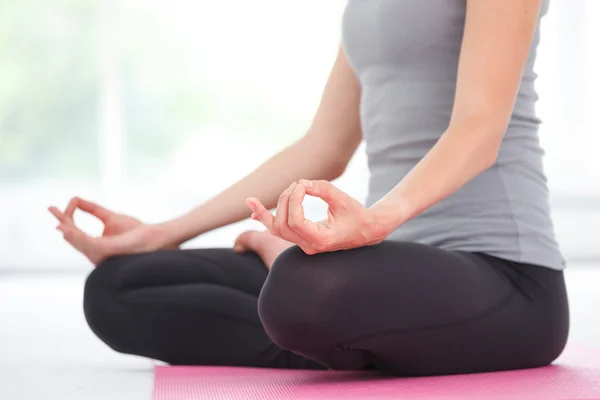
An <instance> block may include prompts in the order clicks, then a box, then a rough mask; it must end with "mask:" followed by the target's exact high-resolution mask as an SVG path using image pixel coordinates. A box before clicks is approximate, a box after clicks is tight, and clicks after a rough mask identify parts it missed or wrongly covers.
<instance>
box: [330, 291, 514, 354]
mask: <svg viewBox="0 0 600 400" xmlns="http://www.w3.org/2000/svg"><path fill="white" fill-rule="evenodd" d="M517 292H518V291H517V290H516V289H515V288H514V287H513V288H512V290H511V292H510V293H509V294H507V295H506V297H505V298H503V299H502V300H500V301H499V302H498V303H497V304H495V305H493V306H491V307H490V308H488V309H486V310H483V311H482V312H481V314H479V315H475V316H473V317H469V318H464V319H461V320H458V321H454V322H448V323H446V324H441V325H431V326H422V327H418V328H409V329H402V328H398V329H387V330H383V331H380V332H377V333H369V334H368V335H363V336H359V337H357V338H354V339H350V340H347V341H344V343H351V342H356V341H358V340H363V339H367V338H370V337H373V336H377V335H383V334H387V333H392V332H396V333H414V332H422V331H427V330H435V329H442V328H451V327H454V326H458V325H463V324H469V323H471V322H475V321H478V320H481V319H484V318H487V317H489V316H492V315H493V314H495V313H496V312H498V311H500V310H502V308H504V306H506V305H507V304H508V303H509V302H510V301H511V300H512V299H513V298H514V297H515V294H517ZM337 346H344V344H338V345H337ZM359 350H360V349H359Z"/></svg>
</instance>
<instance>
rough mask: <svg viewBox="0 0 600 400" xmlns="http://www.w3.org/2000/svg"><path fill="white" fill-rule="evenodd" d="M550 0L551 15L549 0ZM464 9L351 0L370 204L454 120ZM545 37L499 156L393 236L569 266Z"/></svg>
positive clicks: (348, 34)
mask: <svg viewBox="0 0 600 400" xmlns="http://www.w3.org/2000/svg"><path fill="white" fill-rule="evenodd" d="M542 7H543V10H542V15H543V14H544V13H545V12H546V10H547V7H548V0H544V2H543V5H542ZM465 14H466V1H465V0H444V1H436V2H425V1H422V0H350V1H349V3H348V7H347V9H346V13H345V16H344V28H343V36H344V38H343V41H344V49H345V52H346V55H347V57H348V59H349V61H350V63H351V64H352V66H353V68H354V69H355V71H356V73H357V76H358V79H359V81H360V85H361V89H362V99H361V120H362V129H363V135H364V138H365V141H366V144H367V155H368V158H369V168H370V171H371V179H370V183H369V197H368V199H367V203H368V204H369V205H370V204H373V203H374V202H376V201H377V200H379V199H380V198H381V197H383V196H384V195H385V194H386V193H387V192H389V191H390V190H391V189H392V188H393V187H394V186H395V185H396V184H397V183H398V182H399V181H400V180H401V179H402V178H403V177H404V176H405V175H406V174H407V173H408V172H409V171H410V170H411V169H412V168H413V167H414V166H415V165H416V163H417V162H418V161H419V160H420V159H421V158H422V157H424V156H425V154H426V153H427V152H428V151H429V150H430V149H431V147H432V146H433V145H434V144H435V143H436V141H437V140H438V139H439V138H440V136H441V135H442V133H443V132H444V131H445V130H446V128H447V127H448V124H449V122H450V118H451V113H452V108H453V103H454V94H455V88H456V78H457V69H458V60H459V56H460V49H461V43H462V36H463V30H464V23H465ZM538 42H539V29H538V32H536V36H535V39H534V41H533V43H532V47H531V51H530V55H529V59H528V62H527V65H526V67H525V70H524V74H523V77H522V80H521V86H520V89H519V94H518V97H517V101H516V104H515V108H514V111H513V114H512V117H511V120H510V124H509V126H508V129H507V131H506V134H505V137H504V140H503V142H502V145H501V148H500V151H499V154H498V158H497V160H496V162H495V164H494V165H493V166H492V167H491V168H489V169H488V170H486V171H485V172H483V173H481V174H480V175H478V176H477V177H475V178H474V179H473V180H472V181H471V182H469V183H467V184H466V185H465V186H463V187H462V188H461V189H459V190H458V191H457V192H456V193H454V194H453V195H451V196H450V197H448V198H447V199H445V200H443V201H441V202H440V203H438V204H436V205H435V206H433V207H432V208H430V209H429V210H427V211H425V212H424V213H422V214H421V215H419V216H418V217H416V218H415V219H413V220H411V221H409V222H407V223H405V224H403V225H402V226H401V227H400V228H399V229H398V230H397V231H396V232H394V233H393V234H392V235H391V236H390V239H393V240H402V241H416V242H420V243H425V244H430V245H435V246H437V247H441V248H444V249H448V250H462V251H470V252H485V253H488V254H491V255H494V256H497V257H501V258H506V259H509V260H514V261H520V262H526V263H533V264H542V265H545V266H548V267H551V268H555V269H562V268H563V267H564V261H563V258H562V256H561V254H560V251H559V249H558V245H557V243H556V240H555V236H554V229H553V226H552V221H551V219H550V208H549V204H548V189H547V185H546V177H545V175H544V171H543V165H542V158H543V154H544V152H543V150H542V149H541V148H540V146H539V140H538V127H539V124H540V121H539V119H538V118H537V117H536V114H535V103H536V100H537V93H536V91H535V87H534V81H535V78H536V74H535V72H534V70H533V66H534V61H535V56H536V48H537V44H538Z"/></svg>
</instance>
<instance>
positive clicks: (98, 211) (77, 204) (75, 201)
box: [48, 197, 114, 223]
mask: <svg viewBox="0 0 600 400" xmlns="http://www.w3.org/2000/svg"><path fill="white" fill-rule="evenodd" d="M77 209H80V210H81V211H84V212H87V213H89V214H91V215H93V216H94V217H96V218H98V219H99V220H100V221H102V222H105V221H106V220H107V219H108V218H109V217H110V216H111V215H113V214H114V213H113V212H112V211H110V210H108V209H106V208H104V207H102V206H101V205H99V204H96V203H94V202H91V201H88V200H85V199H82V198H81V197H73V198H72V199H71V201H69V204H68V205H67V208H66V209H65V212H64V213H63V212H61V211H60V210H59V209H58V208H56V207H54V206H52V207H49V208H48V210H49V211H50V212H51V213H52V214H53V215H54V216H55V217H56V218H57V219H58V220H59V221H60V222H61V223H63V222H66V221H67V220H70V221H73V215H74V214H75V210H77Z"/></svg>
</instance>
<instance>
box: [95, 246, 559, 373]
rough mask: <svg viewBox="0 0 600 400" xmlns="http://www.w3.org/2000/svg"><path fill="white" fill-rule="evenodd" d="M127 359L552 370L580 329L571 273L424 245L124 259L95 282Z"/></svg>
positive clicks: (98, 314)
mask: <svg viewBox="0 0 600 400" xmlns="http://www.w3.org/2000/svg"><path fill="white" fill-rule="evenodd" d="M84 310H85V315H86V318H87V321H88V323H89V325H90V327H91V328H92V330H93V331H94V332H95V333H96V335H98V337H99V338H100V339H102V340H103V341H104V342H105V343H106V344H108V345H109V346H110V347H112V348H113V349H115V350H116V351H119V352H123V353H129V354H136V355H141V356H145V357H150V358H154V359H158V360H162V361H165V362H167V363H170V364H184V365H232V366H255V367H273V368H306V369H321V368H331V369H344V370H356V369H372V368H376V369H379V370H382V371H384V372H387V373H392V374H398V375H405V376H416V375H439V374H455V373H472V372H486V371H498V370H507V369H517V368H529V367H537V366H543V365H547V364H549V363H551V362H552V361H553V360H554V359H555V358H556V357H558V356H559V354H560V353H561V352H562V350H563V348H564V346H565V343H566V340H567V335H568V330H569V311H568V303H567V295H566V290H565V284H564V279H563V273H562V272H560V271H555V270H551V269H549V268H545V267H540V266H535V265H529V264H521V263H516V262H511V261H506V260H502V259H499V258H495V257H492V256H489V255H484V254H473V253H466V252H451V251H445V250H440V249H438V248H434V247H430V246H425V245H421V244H417V243H402V242H383V243H381V244H379V245H376V246H372V247H364V248H360V249H354V250H348V251H339V252H334V253H324V254H318V255H313V256H308V255H306V254H304V252H302V250H300V249H299V248H298V247H292V248H290V249H288V250H286V251H285V252H284V253H283V254H281V255H280V256H279V258H277V260H276V261H275V264H274V265H273V268H272V270H271V272H270V273H267V270H266V268H265V266H264V264H263V263H262V262H261V261H260V259H259V258H258V256H256V255H255V254H253V253H247V254H242V255H240V254H236V253H234V252H233V251H231V250H229V249H203V250H167V251H159V252H154V253H147V254H137V255H127V256H120V257H113V258H110V259H108V260H107V261H105V262H104V263H102V264H101V265H99V266H98V267H97V268H96V269H95V270H94V271H93V272H92V273H91V274H90V276H89V278H88V280H87V283H86V286H85V298H84Z"/></svg>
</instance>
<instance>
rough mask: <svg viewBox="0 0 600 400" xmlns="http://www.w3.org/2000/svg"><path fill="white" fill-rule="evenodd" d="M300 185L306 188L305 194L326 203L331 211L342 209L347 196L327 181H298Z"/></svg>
mask: <svg viewBox="0 0 600 400" xmlns="http://www.w3.org/2000/svg"><path fill="white" fill-rule="evenodd" d="M300 183H301V184H302V185H303V186H304V187H305V188H306V194H308V195H309V196H314V197H319V198H321V199H322V200H323V201H324V202H325V203H327V204H328V205H329V206H330V207H331V208H332V209H336V208H337V209H339V208H344V207H345V206H346V201H345V200H346V199H347V197H348V195H347V194H346V193H344V192H343V191H341V190H340V189H338V188H337V187H335V186H334V185H333V184H332V183H331V182H328V181H323V180H319V181H308V180H305V179H302V180H300Z"/></svg>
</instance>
